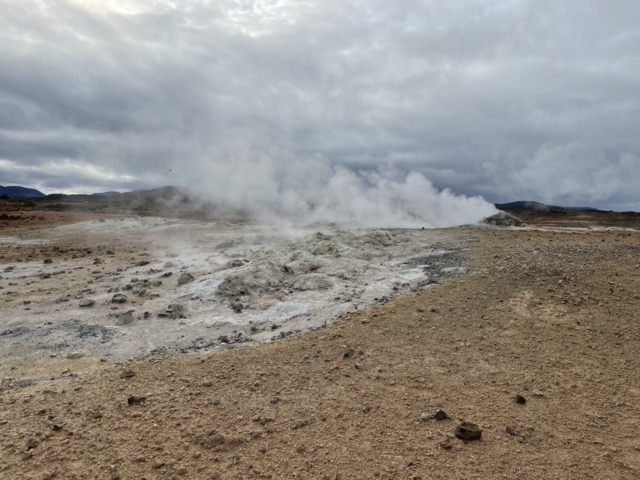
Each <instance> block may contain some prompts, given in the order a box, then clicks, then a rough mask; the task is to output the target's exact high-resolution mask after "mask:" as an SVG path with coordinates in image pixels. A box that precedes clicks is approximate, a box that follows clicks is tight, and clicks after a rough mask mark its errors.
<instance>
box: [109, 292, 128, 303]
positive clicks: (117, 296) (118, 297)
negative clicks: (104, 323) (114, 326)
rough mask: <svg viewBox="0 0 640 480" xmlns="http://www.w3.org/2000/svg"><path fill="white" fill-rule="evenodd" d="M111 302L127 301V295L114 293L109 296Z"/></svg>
mask: <svg viewBox="0 0 640 480" xmlns="http://www.w3.org/2000/svg"><path fill="white" fill-rule="evenodd" d="M111 303H127V296H126V295H125V294H124V293H116V294H115V295H114V296H113V297H111Z"/></svg>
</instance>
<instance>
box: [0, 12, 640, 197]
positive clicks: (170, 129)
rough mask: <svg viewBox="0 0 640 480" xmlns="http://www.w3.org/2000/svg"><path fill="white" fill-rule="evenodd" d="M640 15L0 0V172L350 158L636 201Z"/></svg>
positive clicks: (224, 170)
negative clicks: (15, 0)
mask: <svg viewBox="0 0 640 480" xmlns="http://www.w3.org/2000/svg"><path fill="white" fill-rule="evenodd" d="M639 20H640V3H638V2H631V1H624V0H613V1H609V2H602V1H595V0H567V1H563V2H557V1H551V0H536V1H533V0H529V1H525V0H519V1H517V0H511V1H507V0H505V1H488V0H485V1H480V0H472V1H449V2H441V1H409V0H401V1H394V2H387V1H381V0H380V1H373V0H372V1H347V2H345V1H337V0H331V1H323V2H309V3H307V2H301V1H294V0H290V1H277V0H272V1H242V2H241V1H211V2H207V1H185V2H177V3H175V4H173V3H171V2H162V1H158V2H148V1H142V0H140V1H117V0H116V1H111V2H103V1H97V0H94V1H91V0H84V1H80V0H78V1H71V0H67V1H56V2H53V1H35V0H25V1H21V2H12V1H1V0H0V42H1V44H2V45H3V48H2V49H1V50H0V179H1V183H3V184H6V183H22V184H25V185H27V186H34V187H40V188H42V189H44V190H46V191H52V190H60V189H65V190H74V189H75V190H78V191H82V190H84V191H87V190H88V191H95V190H96V189H98V190H100V189H102V190H111V189H132V188H145V187H153V186H158V185H163V184H177V183H178V184H188V185H193V186H196V187H200V188H212V189H220V190H221V191H224V189H225V188H226V187H225V185H221V184H220V177H221V176H223V175H227V176H228V177H230V178H238V179H241V180H237V181H238V182H239V183H238V184H237V185H235V186H237V187H238V188H239V189H245V188H252V189H254V190H255V189H257V190H260V191H263V192H269V195H271V194H273V195H276V194H280V193H282V192H291V191H294V192H298V190H299V186H300V185H302V184H305V185H308V188H309V189H313V188H318V185H317V184H313V185H310V184H308V182H309V180H308V178H306V177H307V176H308V175H309V172H315V176H316V178H318V179H320V180H322V181H323V182H324V183H330V181H331V179H332V178H333V177H334V175H336V172H337V171H339V170H340V168H341V167H345V168H347V169H348V170H351V171H360V172H363V173H362V175H364V176H365V177H366V175H368V173H367V172H373V173H376V172H377V173H378V174H379V173H380V172H385V174H384V175H385V178H388V179H392V180H394V181H402V179H403V178H404V176H405V175H406V174H407V173H408V172H410V171H413V172H418V173H421V174H423V175H424V176H426V177H427V178H429V179H430V180H431V181H432V182H433V183H434V185H435V186H436V187H438V188H440V189H442V188H447V187H448V188H450V189H451V190H452V191H454V192H457V193H461V194H467V195H478V194H479V195H483V196H484V197H485V198H487V199H489V200H493V201H505V200H513V199H520V198H526V199H537V200H542V201H547V202H555V203H566V204H588V205H595V206H600V207H615V208H634V209H640V200H639V199H638V196H637V194H636V190H637V188H636V185H637V184H638V181H639V180H640V173H639V172H640V137H639V136H638V135H637V126H638V125H640V34H639V33H638V29H637V24H638V21H639ZM253 175H258V176H259V178H255V179H254V178H253ZM249 177H250V178H249ZM363 178H364V177H363ZM265 179H266V180H265ZM222 181H223V182H224V181H225V179H223V180H222ZM227 181H228V180H227ZM338 183H339V182H338ZM229 194H231V193H229ZM296 201H297V200H296Z"/></svg>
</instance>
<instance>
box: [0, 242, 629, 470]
mask: <svg viewBox="0 0 640 480" xmlns="http://www.w3.org/2000/svg"><path fill="white" fill-rule="evenodd" d="M465 233H468V234H469V235H471V236H472V237H474V239H475V240H477V241H474V242H470V244H469V246H470V250H469V252H468V255H469V256H470V258H471V265H472V267H473V268H472V271H471V273H470V274H468V275H466V276H462V277H458V278H456V279H451V280H448V281H447V282H446V283H445V284H444V285H443V286H442V287H440V288H438V289H436V290H432V291H428V292H422V293H417V294H410V295H407V296H405V297H402V298H399V299H397V300H395V301H392V302H390V303H388V304H386V305H383V306H380V307H376V308H373V309H370V310H368V311H365V312H361V313H358V314H356V315H353V316H352V317H350V318H348V319H347V320H346V321H344V322H343V323H341V324H339V325H337V326H336V327H334V328H332V329H329V330H325V331H323V332H318V333H312V334H309V335H305V336H303V337H299V338H293V339H288V340H285V341H282V342H277V343H273V344H266V345H261V346H258V347H251V348H245V349H230V350H227V351H223V352H218V353H214V354H208V355H198V356H196V355H192V356H183V357H173V358H166V359H153V360H145V361H139V362H133V363H129V364H125V365H121V366H117V367H112V368H107V369H103V370H100V371H97V372H95V373H93V374H91V375H88V376H84V377H73V376H66V377H64V378H62V379H57V380H55V381H48V382H40V383H38V384H37V385H33V386H27V387H19V386H13V387H10V388H4V389H3V390H2V392H1V393H0V432H2V440H1V443H0V478H3V479H4V478H6V479H16V478H35V479H44V478H65V479H67V478H87V479H93V478H98V479H102V478H105V479H116V478H122V479H133V478H135V479H142V478H146V479H169V478H195V479H200V478H202V479H215V478H220V479H236V478H247V479H262V478H273V479H290V478H301V479H307V478H309V479H343V480H346V479H370V478H381V479H384V478H387V479H419V478H422V479H425V480H426V479H459V478H466V479H473V478H477V479H487V478H514V479H515V478H535V479H555V478H572V479H588V478H598V479H635V478H639V477H640V435H639V434H638V433H639V431H640V406H639V405H640V401H639V400H640V386H639V384H638V376H639V373H640V322H639V321H638V313H639V312H640V265H639V263H640V234H638V233H626V232H583V233H571V232H564V233H553V232H535V231H509V230H500V231H497V230H477V229H470V230H469V231H468V232H465ZM534 391H535V394H534V393H533V392H534ZM516 395H522V396H523V397H524V399H525V400H526V403H525V404H519V403H517V402H516ZM440 409H442V410H444V411H445V412H446V413H447V414H448V416H449V417H451V418H450V419H444V420H440V421H439V420H436V419H431V418H429V417H430V415H431V414H434V413H435V412H436V411H438V410H440ZM463 420H464V421H469V422H473V423H476V424H478V425H479V426H480V428H482V430H483V432H482V439H481V440H479V441H472V442H467V443H465V442H463V441H461V440H459V439H457V438H455V436H454V430H455V428H456V427H457V426H458V424H459V423H460V422H461V421H463ZM508 427H509V431H510V432H511V433H508V432H507V428H508Z"/></svg>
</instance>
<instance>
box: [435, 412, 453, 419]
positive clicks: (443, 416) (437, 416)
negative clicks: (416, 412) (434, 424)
mask: <svg viewBox="0 0 640 480" xmlns="http://www.w3.org/2000/svg"><path fill="white" fill-rule="evenodd" d="M434 417H435V419H436V420H446V419H447V418H451V417H449V415H447V413H446V412H445V411H444V410H438V411H437V412H436V413H435V415H434Z"/></svg>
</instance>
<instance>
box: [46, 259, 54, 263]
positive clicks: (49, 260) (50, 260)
mask: <svg viewBox="0 0 640 480" xmlns="http://www.w3.org/2000/svg"><path fill="white" fill-rule="evenodd" d="M44 263H53V260H52V259H50V258H45V259H44Z"/></svg>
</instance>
